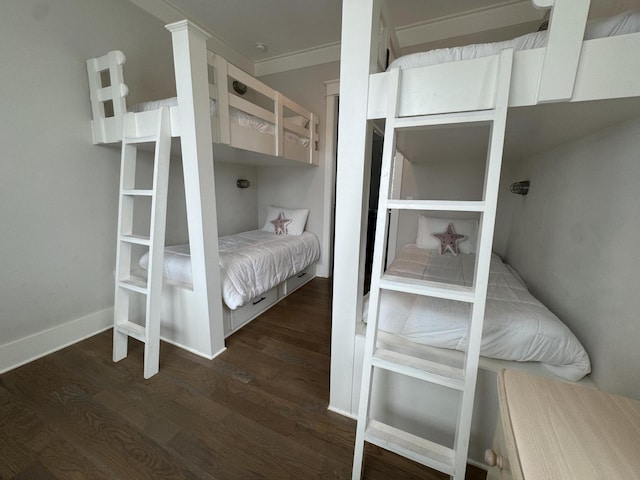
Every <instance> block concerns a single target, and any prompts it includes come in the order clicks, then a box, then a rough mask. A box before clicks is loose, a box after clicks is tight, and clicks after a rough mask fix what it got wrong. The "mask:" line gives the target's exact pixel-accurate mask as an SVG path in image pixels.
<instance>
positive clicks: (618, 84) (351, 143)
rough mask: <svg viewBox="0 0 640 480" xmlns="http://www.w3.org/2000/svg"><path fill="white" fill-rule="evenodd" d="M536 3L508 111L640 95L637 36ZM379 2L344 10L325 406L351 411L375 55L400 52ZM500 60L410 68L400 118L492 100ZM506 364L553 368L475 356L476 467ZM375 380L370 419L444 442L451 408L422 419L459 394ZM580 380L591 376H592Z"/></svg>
mask: <svg viewBox="0 0 640 480" xmlns="http://www.w3.org/2000/svg"><path fill="white" fill-rule="evenodd" d="M532 2H533V4H534V6H536V7H538V8H551V9H552V10H551V21H550V25H549V37H548V43H547V46H546V48H538V49H534V50H526V51H517V52H515V53H514V60H513V69H512V80H511V88H510V95H509V102H508V105H509V107H519V106H531V105H537V104H542V103H547V102H580V101H590V100H601V99H613V98H623V97H637V96H640V82H639V81H638V78H639V76H640V57H638V56H637V55H635V56H634V55H628V54H626V55H625V52H627V53H628V52H633V51H638V50H639V49H640V33H635V34H628V35H623V36H618V37H608V38H601V39H595V40H589V41H583V40H582V38H583V33H584V29H585V24H586V19H587V13H588V10H589V0H555V1H554V0H532ZM386 10H387V7H386V4H385V1H384V0H362V1H358V2H356V1H346V2H344V6H343V33H342V49H341V78H340V117H341V118H340V121H339V133H338V134H339V138H340V142H339V143H338V170H337V190H336V223H335V231H336V237H335V238H336V240H335V251H334V260H335V267H334V269H335V270H334V274H335V275H334V296H333V320H332V329H333V330H332V357H331V362H332V365H331V393H330V405H329V409H330V410H333V411H336V412H338V413H342V414H344V415H347V416H350V417H355V416H356V415H357V409H358V400H359V393H360V385H361V372H362V361H363V355H364V336H363V335H364V326H363V323H362V295H361V293H360V292H362V291H363V288H362V287H363V277H364V275H363V271H364V250H365V249H364V245H365V238H366V220H365V218H366V217H365V216H364V215H363V212H366V202H367V193H368V182H367V181H365V182H363V181H362V180H363V178H364V179H367V178H368V173H367V159H368V158H370V155H369V152H368V148H369V145H370V144H371V141H370V139H371V131H372V128H373V126H372V123H373V120H376V119H380V118H384V117H385V116H386V113H387V112H386V109H387V105H388V98H387V97H388V92H389V91H390V90H389V84H390V82H391V81H392V80H391V78H392V73H391V72H382V73H378V72H379V71H380V70H381V68H380V65H381V61H380V60H381V58H382V57H383V55H381V52H384V51H386V50H387V49H389V50H390V51H391V54H392V55H393V54H395V52H396V51H397V48H396V47H395V45H396V44H397V43H396V42H395V41H393V34H392V33H389V31H388V29H387V25H388V23H387V22H386V21H385V18H389V17H388V15H386ZM380 42H384V43H383V44H382V45H381V44H380ZM364 52H369V55H367V54H365V53H364ZM497 67H498V56H491V57H484V58H478V59H473V60H465V61H460V62H452V63H444V64H439V65H434V66H428V67H418V68H412V69H405V70H403V72H402V75H401V81H400V86H399V89H398V90H399V92H400V96H399V100H398V102H399V105H398V116H399V117H410V116H416V115H429V114H439V113H453V112H464V111H473V110H482V109H488V108H492V107H493V105H494V98H493V97H494V89H493V86H494V84H495V76H496V74H497V71H498V68H497ZM507 122H508V120H507ZM356 186H357V187H358V189H357V190H356ZM360 186H362V188H359V187H360ZM391 235H393V232H392V233H391ZM379 341H381V342H383V343H385V344H388V343H391V344H395V345H396V347H397V348H400V349H404V350H406V351H410V352H411V354H412V355H415V356H422V357H423V358H429V359H431V360H435V361H437V360H438V358H442V357H447V358H452V357H457V358H458V359H460V356H461V355H460V353H459V352H453V351H442V350H439V349H433V348H430V347H424V346H418V345H416V344H413V343H411V342H408V341H406V340H401V339H399V338H398V337H395V336H393V335H389V334H384V333H381V334H380V337H379ZM398 344H400V346H398ZM505 367H511V368H521V369H526V370H529V371H535V372H536V373H537V374H540V375H545V374H546V375H549V374H548V373H545V370H544V369H542V368H540V367H538V366H537V365H535V364H530V363H525V364H519V363H516V362H505V361H500V360H493V359H486V358H481V359H480V371H479V373H478V383H477V390H476V402H475V407H474V411H475V413H474V418H473V425H472V430H471V431H472V435H471V443H470V446H469V461H470V462H471V463H474V464H477V465H479V466H483V467H484V464H483V461H482V459H483V453H484V450H485V448H488V447H489V446H490V445H491V441H492V438H491V435H492V432H493V428H494V427H495V421H496V418H497V410H498V406H497V394H496V391H497V390H496V372H497V371H498V370H499V369H500V368H505ZM377 378H378V380H377V381H378V383H379V384H380V385H379V387H378V388H376V389H375V390H376V392H377V393H374V394H373V395H372V411H373V412H374V415H381V416H386V419H387V420H388V421H389V423H399V424H400V425H401V426H405V427H409V426H411V427H413V428H414V429H415V430H417V432H416V434H418V435H421V436H422V435H423V434H424V436H427V437H430V438H431V439H432V440H435V441H438V442H448V441H450V439H451V435H452V434H451V429H452V428H453V429H454V430H455V411H454V419H453V422H448V421H447V420H446V419H444V418H440V419H436V420H437V424H434V423H428V421H427V420H426V419H425V418H424V415H423V414H424V412H428V411H437V412H441V413H442V415H441V417H444V416H445V415H444V413H445V412H447V411H449V412H450V410H451V408H450V405H451V404H452V403H456V401H455V399H454V400H453V401H452V400H451V397H450V396H449V395H447V394H448V393H449V392H441V391H438V390H436V391H434V390H433V389H431V390H428V393H427V394H425V390H421V386H420V385H418V384H416V382H415V381H413V382H411V381H405V380H407V379H406V378H403V379H400V380H398V379H396V378H394V377H393V376H389V375H378V377H377ZM584 381H585V382H587V383H590V380H589V379H588V378H587V379H585V380H584ZM385 392H395V393H396V397H394V398H388V395H385ZM398 397H400V398H398ZM376 412H377V413H376ZM450 413H451V412H450ZM485 468H486V467H485Z"/></svg>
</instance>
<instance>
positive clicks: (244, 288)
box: [139, 230, 320, 310]
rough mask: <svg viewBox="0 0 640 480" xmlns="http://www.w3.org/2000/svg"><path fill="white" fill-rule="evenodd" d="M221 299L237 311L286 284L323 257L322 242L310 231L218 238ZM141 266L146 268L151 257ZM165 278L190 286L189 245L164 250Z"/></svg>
mask: <svg viewBox="0 0 640 480" xmlns="http://www.w3.org/2000/svg"><path fill="white" fill-rule="evenodd" d="M218 248H219V250H220V281H221V284H222V298H223V300H224V302H225V303H226V304H227V306H228V307H229V308H230V309H232V310H234V309H236V308H238V307H240V306H242V305H244V304H245V303H246V302H248V301H250V300H252V299H253V298H255V297H257V296H258V295H260V294H262V293H264V292H266V291H267V290H269V289H271V288H273V287H275V286H276V285H278V284H279V283H282V282H284V281H285V280H286V279H287V278H289V277H291V276H292V275H295V274H297V273H299V272H301V271H302V270H304V269H305V268H307V267H308V266H309V265H311V264H312V263H313V262H315V261H317V260H318V259H319V258H320V242H318V239H317V237H316V236H315V235H314V234H313V233H310V232H304V233H303V234H302V235H287V236H282V235H276V234H275V233H270V232H265V231H262V230H253V231H250V232H243V233H237V234H235V235H227V236H224V237H220V238H219V239H218ZM139 264H140V266H141V267H142V268H144V269H147V268H148V265H149V258H148V255H147V254H145V255H143V256H142V257H141V258H140V261H139ZM163 274H164V277H165V278H168V279H170V280H173V281H175V282H180V283H186V284H191V283H192V275H191V256H190V255H189V245H174V246H170V247H167V248H166V249H165V255H164V272H163Z"/></svg>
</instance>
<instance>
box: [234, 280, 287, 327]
mask: <svg viewBox="0 0 640 480" xmlns="http://www.w3.org/2000/svg"><path fill="white" fill-rule="evenodd" d="M277 301H278V289H277V288H272V289H271V290H268V291H266V292H264V293H263V294H262V295H259V296H257V297H256V298H254V299H252V300H251V301H250V302H248V303H247V304H245V305H243V306H242V307H240V308H236V309H235V310H232V311H231V330H235V329H237V328H238V327H241V326H242V325H244V324H245V323H247V322H248V321H249V320H253V319H254V318H255V317H256V316H258V315H260V314H261V313H262V312H264V311H265V310H266V309H267V308H269V307H270V306H271V305H273V304H274V303H276V302H277Z"/></svg>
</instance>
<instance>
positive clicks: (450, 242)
mask: <svg viewBox="0 0 640 480" xmlns="http://www.w3.org/2000/svg"><path fill="white" fill-rule="evenodd" d="M431 235H432V236H433V237H434V238H436V239H437V240H439V241H440V255H444V254H445V253H447V250H449V251H450V252H451V253H452V254H453V255H458V253H459V250H458V242H460V241H462V240H464V239H465V238H466V236H465V235H460V234H459V233H456V232H455V230H454V229H453V223H450V224H449V226H448V227H447V229H446V230H445V231H444V232H442V233H432V234H431Z"/></svg>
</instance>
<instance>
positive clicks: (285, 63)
mask: <svg viewBox="0 0 640 480" xmlns="http://www.w3.org/2000/svg"><path fill="white" fill-rule="evenodd" d="M129 1H130V2H132V3H134V4H135V5H137V6H138V7H140V8H142V9H143V10H146V11H147V12H149V13H150V14H151V15H153V16H155V17H156V18H158V19H160V20H162V21H163V22H165V23H172V22H176V21H179V20H182V19H185V18H187V19H189V20H191V21H194V20H193V19H190V18H189V16H188V15H186V14H185V13H184V12H182V11H181V10H180V9H179V8H178V7H176V6H175V5H174V4H173V3H172V2H171V0H129ZM544 14H545V10H537V9H535V8H534V7H533V6H532V4H531V1H530V0H514V1H512V2H510V3H507V4H501V5H497V6H490V7H486V8H482V9H477V10H471V11H467V12H465V13H462V14H457V15H450V16H446V17H439V18H435V19H433V20H431V21H428V22H422V23H419V24H414V25H408V26H405V27H401V28H398V29H397V30H396V35H397V37H398V42H399V43H400V47H401V48H402V47H410V46H414V45H420V44H423V43H428V42H433V41H437V40H443V39H446V38H451V37H457V36H462V35H468V34H472V33H480V32H484V31H488V30H494V29H496V28H501V27H506V26H511V25H518V24H521V23H526V22H532V21H538V20H541V19H542V17H543V16H544ZM194 23H197V22H194ZM209 33H210V34H211V38H210V39H209V40H207V47H208V48H209V49H210V50H212V51H214V52H215V53H217V54H220V55H221V56H223V57H224V58H225V59H227V60H228V61H229V62H231V63H233V64H234V65H236V66H237V67H239V68H241V69H243V70H245V71H246V72H248V73H249V74H251V75H255V76H257V77H260V76H264V75H271V74H274V73H280V72H286V71H290V70H297V69H299V68H305V67H310V66H313V65H320V64H323V63H330V62H336V61H339V60H340V42H336V43H331V44H326V45H322V46H319V47H315V48H310V49H307V50H300V51H297V52H293V53H290V54H286V55H280V56H277V57H271V58H265V59H263V60H259V61H257V62H255V63H254V62H252V61H251V60H250V59H248V58H247V57H245V56H244V55H242V54H241V53H240V52H238V51H237V50H235V49H234V48H233V47H231V46H230V45H228V44H227V43H225V42H224V41H223V40H222V39H221V38H220V37H218V36H216V35H215V34H214V33H211V32H209Z"/></svg>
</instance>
